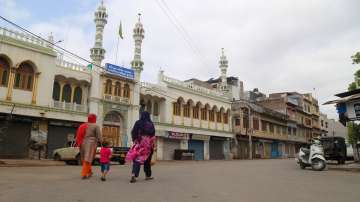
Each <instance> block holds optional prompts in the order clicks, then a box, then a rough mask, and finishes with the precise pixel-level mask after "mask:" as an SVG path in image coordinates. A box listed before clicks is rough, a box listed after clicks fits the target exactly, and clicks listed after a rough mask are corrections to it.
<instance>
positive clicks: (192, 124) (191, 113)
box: [189, 106, 194, 127]
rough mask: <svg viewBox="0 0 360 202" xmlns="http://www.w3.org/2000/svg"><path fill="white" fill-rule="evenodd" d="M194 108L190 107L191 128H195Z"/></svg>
mask: <svg viewBox="0 0 360 202" xmlns="http://www.w3.org/2000/svg"><path fill="white" fill-rule="evenodd" d="M193 108H194V107H193V106H190V109H189V110H190V119H191V127H194V111H193Z"/></svg>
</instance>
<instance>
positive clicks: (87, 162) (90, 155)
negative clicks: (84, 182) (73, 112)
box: [76, 114, 102, 179]
mask: <svg viewBox="0 0 360 202" xmlns="http://www.w3.org/2000/svg"><path fill="white" fill-rule="evenodd" d="M99 142H100V143H101V142H102V135H101V131H100V127H99V126H98V125H96V115H95V114H89V115H88V122H87V123H83V124H81V125H80V127H79V128H78V131H77V134H76V145H77V146H78V147H80V156H81V161H82V171H81V177H82V179H86V178H89V177H91V176H92V174H93V173H92V169H91V164H92V162H93V160H94V157H95V154H96V148H97V145H98V143H99Z"/></svg>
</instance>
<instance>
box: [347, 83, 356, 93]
mask: <svg viewBox="0 0 360 202" xmlns="http://www.w3.org/2000/svg"><path fill="white" fill-rule="evenodd" d="M355 89H356V83H355V81H354V82H352V83H350V84H349V87H348V90H349V91H352V90H355Z"/></svg>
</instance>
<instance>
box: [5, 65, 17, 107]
mask: <svg viewBox="0 0 360 202" xmlns="http://www.w3.org/2000/svg"><path fill="white" fill-rule="evenodd" d="M15 73H16V68H15V67H12V68H11V69H10V76H9V81H8V86H7V88H8V91H7V94H6V101H11V99H12V92H13V89H14V81H15Z"/></svg>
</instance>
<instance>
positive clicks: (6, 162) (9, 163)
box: [0, 159, 65, 167]
mask: <svg viewBox="0 0 360 202" xmlns="http://www.w3.org/2000/svg"><path fill="white" fill-rule="evenodd" d="M63 165H65V163H64V162H63V161H54V160H49V159H42V160H33V159H0V167H42V166H63Z"/></svg>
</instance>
